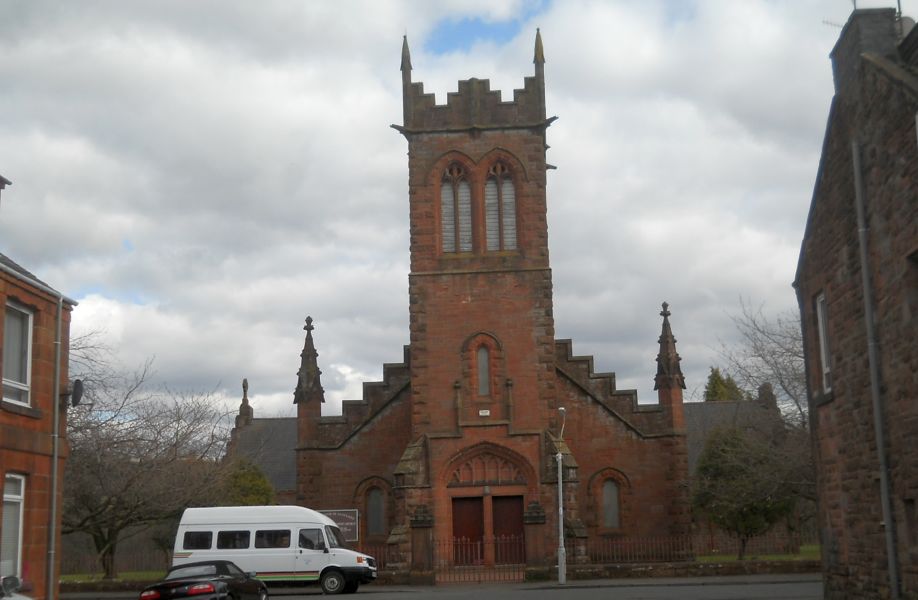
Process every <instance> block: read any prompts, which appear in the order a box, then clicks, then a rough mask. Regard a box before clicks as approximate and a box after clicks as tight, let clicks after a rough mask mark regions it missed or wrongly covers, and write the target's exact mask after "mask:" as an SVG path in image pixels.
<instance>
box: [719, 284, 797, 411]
mask: <svg viewBox="0 0 918 600" xmlns="http://www.w3.org/2000/svg"><path fill="white" fill-rule="evenodd" d="M730 318H731V319H732V320H733V324H734V325H735V326H736V330H737V331H738V332H739V334H740V339H739V341H738V342H737V343H735V344H730V345H728V344H721V349H720V354H721V356H722V357H723V359H724V361H725V363H726V370H727V371H728V372H729V373H730V374H731V375H733V377H734V378H735V379H736V381H737V383H738V384H739V385H740V387H742V388H743V389H744V390H745V391H746V392H747V393H750V394H752V393H754V392H755V391H756V390H758V389H759V387H761V386H762V385H763V384H765V383H769V384H771V385H772V388H773V389H774V392H775V396H776V398H777V401H778V406H779V407H780V408H781V411H782V413H784V416H785V418H787V419H788V420H789V421H791V422H792V423H794V424H795V425H798V426H801V427H803V428H806V427H807V424H808V414H807V395H806V371H805V363H804V360H803V337H802V334H801V330H800V316H799V315H798V314H797V313H796V312H785V313H780V314H778V315H777V316H776V317H774V318H769V317H768V316H766V315H765V314H764V312H763V310H762V306H759V307H758V308H753V307H752V306H750V305H749V304H748V302H747V301H745V300H743V299H740V314H738V315H732V316H731V317H730Z"/></svg>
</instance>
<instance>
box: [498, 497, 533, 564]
mask: <svg viewBox="0 0 918 600" xmlns="http://www.w3.org/2000/svg"><path fill="white" fill-rule="evenodd" d="M491 501H492V505H491V506H492V508H493V511H494V513H493V514H494V559H495V561H496V562H497V564H499V565H507V564H522V563H524V562H526V556H525V554H526V551H525V548H526V546H525V541H524V539H523V497H522V496H494V497H493V498H492V499H491Z"/></svg>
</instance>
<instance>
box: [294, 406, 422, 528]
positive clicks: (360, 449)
mask: <svg viewBox="0 0 918 600" xmlns="http://www.w3.org/2000/svg"><path fill="white" fill-rule="evenodd" d="M326 419H334V417H331V418H327V417H326ZM409 422H410V418H409V402H408V393H407V390H406V391H404V392H402V393H401V394H399V395H398V396H396V397H395V398H393V399H392V400H391V401H390V402H389V403H388V404H387V405H385V406H384V407H382V408H381V409H380V410H379V411H378V412H377V413H375V415H374V416H373V417H372V418H369V419H368V420H367V422H366V423H365V424H364V425H363V426H362V427H361V428H360V429H359V431H358V432H356V434H354V435H351V436H349V437H347V438H346V439H345V440H342V441H341V444H340V445H328V446H325V447H320V448H301V449H299V450H298V452H297V474H298V475H297V498H296V503H297V504H300V505H302V506H308V507H309V508H313V509H317V510H326V509H344V508H356V509H358V510H360V518H361V521H362V522H363V523H365V518H366V515H365V498H364V497H363V495H362V493H361V492H362V491H365V490H363V489H362V488H361V484H362V483H364V482H366V481H367V480H368V479H371V478H375V479H378V480H380V481H379V485H380V487H381V488H382V489H383V490H384V491H386V492H387V493H389V498H390V505H389V506H388V507H387V508H389V510H387V512H386V514H387V518H388V519H389V522H390V527H391V526H394V525H396V524H398V521H399V516H398V515H397V514H396V511H395V508H394V504H393V498H392V494H391V488H392V486H393V485H394V476H393V473H394V471H395V467H396V465H397V464H398V462H399V459H400V458H401V456H402V452H403V451H404V449H405V447H406V446H407V445H408V442H409V441H411V438H410V434H411V430H410V428H409V427H408V423H409ZM330 425H331V426H334V423H331V424H330ZM322 428H323V425H322V424H321V423H320V424H319V426H318V429H319V430H320V433H321V430H322ZM387 488H388V489H387ZM362 529H363V531H361V540H362V541H363V539H364V537H365V536H364V534H365V527H363V528H362ZM376 541H377V542H379V540H376ZM382 541H383V542H384V541H385V540H382Z"/></svg>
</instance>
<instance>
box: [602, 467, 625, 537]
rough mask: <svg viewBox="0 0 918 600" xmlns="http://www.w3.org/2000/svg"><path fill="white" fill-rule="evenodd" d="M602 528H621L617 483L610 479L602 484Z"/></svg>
mask: <svg viewBox="0 0 918 600" xmlns="http://www.w3.org/2000/svg"><path fill="white" fill-rule="evenodd" d="M602 526H603V527H604V528H606V529H618V528H619V527H621V510H620V506H619V489H618V482H616V481H614V480H612V479H606V481H605V482H604V483H603V484H602Z"/></svg>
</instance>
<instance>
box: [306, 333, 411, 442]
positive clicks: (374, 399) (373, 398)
mask: <svg viewBox="0 0 918 600" xmlns="http://www.w3.org/2000/svg"><path fill="white" fill-rule="evenodd" d="M403 352H404V360H403V362H401V363H386V364H384V365H383V378H382V381H368V382H364V384H363V397H362V398H361V399H359V400H345V401H344V402H342V403H341V414H340V415H335V416H328V417H321V418H320V419H319V423H318V426H319V428H318V447H321V448H337V447H339V446H341V445H342V444H344V443H345V442H346V441H347V440H348V438H350V437H351V436H353V435H355V434H356V433H357V432H358V431H360V430H361V429H362V428H363V427H364V426H366V425H367V424H368V423H370V422H371V421H372V420H373V419H374V418H375V417H376V416H377V415H379V414H380V413H382V412H383V411H385V409H386V408H387V407H388V406H389V405H390V404H392V403H393V402H394V401H396V400H397V399H398V398H400V397H406V398H407V391H408V388H409V384H410V380H411V369H410V364H409V363H410V359H409V347H408V346H405V347H404V350H403Z"/></svg>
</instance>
